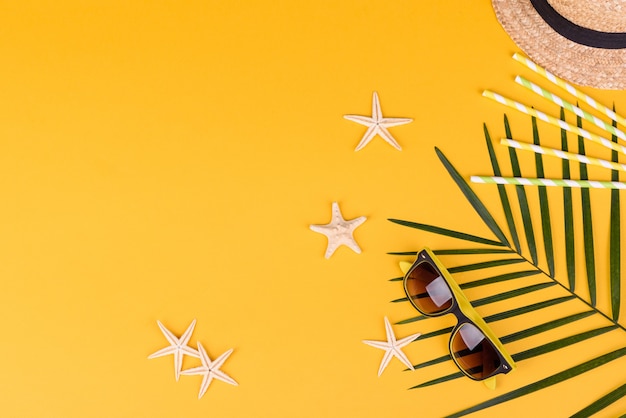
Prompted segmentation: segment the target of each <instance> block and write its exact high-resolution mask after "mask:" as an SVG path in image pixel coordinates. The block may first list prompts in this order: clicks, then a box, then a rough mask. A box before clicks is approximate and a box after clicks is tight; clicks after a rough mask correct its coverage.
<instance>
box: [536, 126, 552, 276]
mask: <svg viewBox="0 0 626 418" xmlns="http://www.w3.org/2000/svg"><path fill="white" fill-rule="evenodd" d="M532 125H533V143H534V144H535V145H540V141H539V130H538V129H537V119H536V118H535V117H533V118H532ZM535 165H536V167H537V177H538V178H544V177H545V176H544V173H543V159H542V157H541V154H539V153H536V154H535ZM537 192H538V193H539V209H540V211H541V230H542V232H543V243H544V250H545V252H546V261H547V263H548V272H549V275H550V277H554V248H553V246H552V226H551V225H550V207H549V206H548V192H547V191H546V186H539V187H537Z"/></svg>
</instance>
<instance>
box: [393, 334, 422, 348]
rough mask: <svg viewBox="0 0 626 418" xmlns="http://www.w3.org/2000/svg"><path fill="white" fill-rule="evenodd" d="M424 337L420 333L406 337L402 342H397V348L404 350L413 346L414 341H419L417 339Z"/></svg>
mask: <svg viewBox="0 0 626 418" xmlns="http://www.w3.org/2000/svg"><path fill="white" fill-rule="evenodd" d="M420 335H422V334H420V333H417V334H413V335H409V336H408V337H404V338H402V339H401V340H398V341H396V347H398V348H402V347H404V346H406V345H409V344H411V343H412V342H413V341H415V340H417V338H418V337H419V336H420Z"/></svg>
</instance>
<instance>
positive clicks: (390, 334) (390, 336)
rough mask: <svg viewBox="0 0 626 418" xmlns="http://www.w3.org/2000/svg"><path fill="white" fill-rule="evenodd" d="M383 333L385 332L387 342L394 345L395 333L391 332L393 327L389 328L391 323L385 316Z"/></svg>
mask: <svg viewBox="0 0 626 418" xmlns="http://www.w3.org/2000/svg"><path fill="white" fill-rule="evenodd" d="M385 334H387V341H389V344H391V345H394V344H395V343H396V335H395V334H394V333H393V328H391V323H390V322H389V319H388V318H387V317H385Z"/></svg>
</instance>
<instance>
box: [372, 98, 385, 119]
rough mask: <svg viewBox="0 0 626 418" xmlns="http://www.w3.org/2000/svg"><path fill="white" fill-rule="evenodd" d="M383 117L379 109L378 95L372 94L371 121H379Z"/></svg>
mask: <svg viewBox="0 0 626 418" xmlns="http://www.w3.org/2000/svg"><path fill="white" fill-rule="evenodd" d="M382 117H383V112H382V110H381V109H380V100H378V93H376V92H374V94H373V95H372V119H374V120H375V121H377V122H378V121H379V120H380V119H381V118H382Z"/></svg>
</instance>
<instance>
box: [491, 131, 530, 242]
mask: <svg viewBox="0 0 626 418" xmlns="http://www.w3.org/2000/svg"><path fill="white" fill-rule="evenodd" d="M483 132H484V133H485V141H486V142H487V150H488V151H489V160H490V161H491V167H492V168H493V175H494V176H501V175H502V172H501V171H500V165H499V164H498V158H497V157H496V153H495V151H494V149H493V143H492V142H491V136H490V135H489V131H488V130H487V125H485V124H483ZM498 194H499V195H500V201H501V202H502V208H503V209H504V216H505V218H506V223H507V225H508V226H509V231H510V232H511V239H512V240H513V245H514V246H515V251H517V252H518V253H519V252H521V251H522V248H521V247H520V243H519V237H518V236H517V228H516V227H515V221H514V220H513V211H511V204H510V203H509V195H508V194H507V193H506V188H505V187H504V185H503V184H498Z"/></svg>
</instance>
